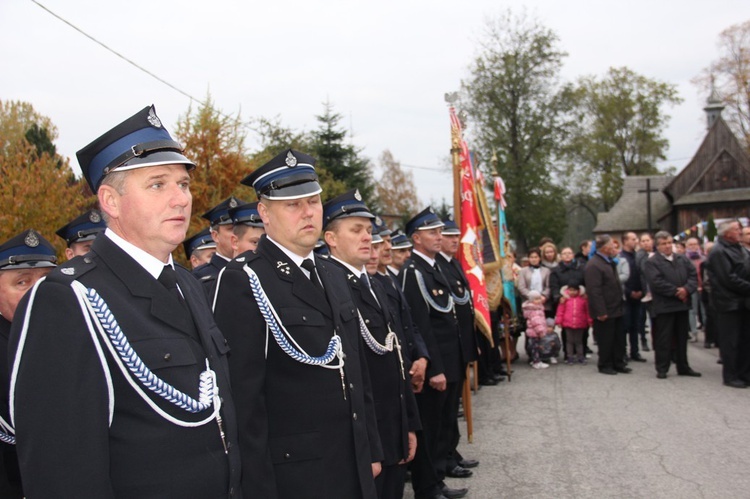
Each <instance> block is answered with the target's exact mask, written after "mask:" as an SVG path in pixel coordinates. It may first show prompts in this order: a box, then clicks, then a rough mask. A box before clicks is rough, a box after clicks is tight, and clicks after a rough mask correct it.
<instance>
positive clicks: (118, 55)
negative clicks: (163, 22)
mask: <svg viewBox="0 0 750 499" xmlns="http://www.w3.org/2000/svg"><path fill="white" fill-rule="evenodd" d="M31 2H33V3H35V4H36V5H38V6H39V7H41V8H42V9H44V10H45V11H46V12H48V13H49V14H51V15H52V16H54V17H56V18H57V19H59V20H60V21H62V22H64V23H65V24H67V25H68V26H70V27H71V28H73V29H74V30H76V31H78V32H79V33H80V34H82V35H83V36H85V37H86V38H88V39H89V40H91V41H92V42H94V43H96V44H97V45H100V46H101V47H103V48H104V49H105V50H108V51H109V52H112V53H113V54H115V55H116V56H117V57H119V58H120V59H122V60H123V61H125V62H127V63H128V64H130V65H132V66H134V67H135V68H137V69H139V70H141V71H143V72H144V73H146V74H147V75H149V76H150V77H152V78H154V79H155V80H157V81H159V82H161V83H163V84H164V85H166V86H168V87H169V88H171V89H172V90H174V91H176V92H179V93H181V94H182V95H184V96H185V97H187V98H188V99H190V100H193V101H195V102H197V103H199V104H201V105H203V106H205V105H206V104H205V102H203V101H202V100H200V99H196V98H195V97H193V96H192V95H190V94H189V93H187V92H185V91H184V90H182V89H180V88H178V87H176V86H174V85H172V84H171V83H169V82H168V81H167V80H165V79H164V78H160V77H159V76H157V75H155V74H154V73H152V72H151V71H149V70H148V69H146V68H144V67H143V66H140V65H139V64H138V63H136V62H135V61H133V60H131V59H128V58H127V57H125V56H124V55H122V54H121V53H119V52H117V51H116V50H114V49H113V48H111V47H109V46H108V45H106V44H104V43H103V42H100V41H99V40H97V39H96V38H94V37H93V36H91V35H89V34H88V33H86V32H85V31H83V30H82V29H81V28H79V27H78V26H76V25H74V24H73V23H71V22H70V21H68V20H66V19H64V18H62V17H60V16H59V15H57V14H55V13H54V12H52V11H51V10H49V9H48V8H47V7H45V6H44V5H42V4H41V3H39V2H38V1H37V0H31Z"/></svg>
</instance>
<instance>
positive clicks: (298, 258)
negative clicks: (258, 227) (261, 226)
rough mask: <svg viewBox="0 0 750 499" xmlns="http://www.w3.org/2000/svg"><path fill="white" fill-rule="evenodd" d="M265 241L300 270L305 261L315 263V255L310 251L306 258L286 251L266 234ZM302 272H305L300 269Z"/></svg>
mask: <svg viewBox="0 0 750 499" xmlns="http://www.w3.org/2000/svg"><path fill="white" fill-rule="evenodd" d="M266 239H268V240H269V241H271V242H272V243H273V244H275V245H276V247H278V248H279V249H280V250H281V252H282V253H284V254H285V255H286V256H287V257H289V259H290V260H291V261H292V262H294V264H295V265H297V267H299V268H302V262H304V261H305V260H307V259H310V260H312V261H313V262H314V261H315V253H313V252H312V251H310V253H309V254H308V255H307V256H299V255H298V254H297V253H294V252H292V251H289V250H288V249H286V248H285V247H283V246H282V245H280V244H279V243H277V242H276V241H274V240H273V239H272V238H271V236H269V235H268V234H266ZM302 270H305V269H302ZM305 272H307V271H306V270H305Z"/></svg>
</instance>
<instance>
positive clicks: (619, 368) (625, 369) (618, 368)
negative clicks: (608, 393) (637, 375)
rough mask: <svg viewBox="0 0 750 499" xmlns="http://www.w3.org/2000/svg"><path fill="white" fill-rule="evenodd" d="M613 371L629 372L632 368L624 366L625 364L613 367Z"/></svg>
mask: <svg viewBox="0 0 750 499" xmlns="http://www.w3.org/2000/svg"><path fill="white" fill-rule="evenodd" d="M615 371H617V372H618V373H622V374H629V373H632V372H633V370H632V369H630V368H629V367H625V366H622V367H615Z"/></svg>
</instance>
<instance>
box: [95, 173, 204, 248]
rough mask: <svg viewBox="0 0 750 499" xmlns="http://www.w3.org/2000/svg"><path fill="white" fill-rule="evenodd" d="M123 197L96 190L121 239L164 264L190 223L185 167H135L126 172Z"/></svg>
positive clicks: (108, 190)
mask: <svg viewBox="0 0 750 499" xmlns="http://www.w3.org/2000/svg"><path fill="white" fill-rule="evenodd" d="M126 174H127V175H126V177H125V184H124V185H125V187H124V192H123V194H120V193H118V192H117V191H116V190H115V189H114V188H113V187H111V186H108V185H103V186H101V187H100V188H99V193H98V195H99V204H100V205H101V207H102V209H103V210H105V211H106V212H107V213H108V214H109V217H110V224H109V227H110V228H111V229H112V230H114V231H115V232H116V233H117V234H118V235H119V236H120V237H122V238H123V239H125V240H126V241H128V242H130V243H131V244H134V245H135V246H137V247H138V248H140V249H142V250H144V251H145V252H147V253H149V254H150V255H153V256H154V257H156V258H158V259H159V260H161V261H163V262H166V261H167V259H168V257H169V254H170V253H171V252H172V251H174V249H175V248H176V247H177V246H178V245H179V244H180V243H182V241H183V240H184V239H185V234H186V233H187V229H188V224H189V223H190V210H191V209H192V204H193V198H192V195H191V194H190V176H189V175H188V172H187V170H186V169H185V166H184V165H163V166H150V167H146V168H138V169H135V170H130V171H128V172H126Z"/></svg>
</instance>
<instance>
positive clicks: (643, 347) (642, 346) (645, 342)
mask: <svg viewBox="0 0 750 499" xmlns="http://www.w3.org/2000/svg"><path fill="white" fill-rule="evenodd" d="M641 350H643V351H644V352H650V351H651V349H650V348H649V347H648V341H644V342H642V343H641Z"/></svg>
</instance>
